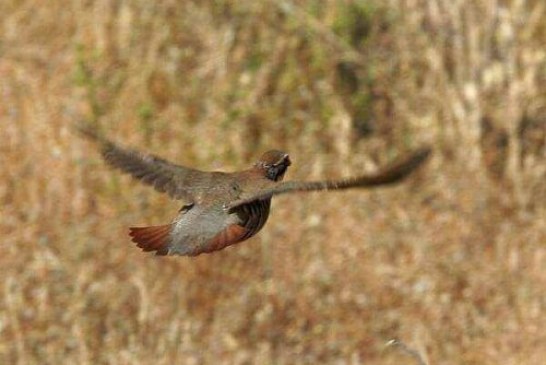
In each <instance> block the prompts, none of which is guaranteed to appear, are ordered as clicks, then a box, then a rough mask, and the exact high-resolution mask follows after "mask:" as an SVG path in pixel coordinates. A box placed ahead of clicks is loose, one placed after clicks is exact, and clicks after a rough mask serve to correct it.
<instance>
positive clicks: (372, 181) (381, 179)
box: [225, 147, 431, 211]
mask: <svg viewBox="0 0 546 365" xmlns="http://www.w3.org/2000/svg"><path fill="white" fill-rule="evenodd" d="M430 154H431V149H430V148H429V147H423V148H420V149H418V150H415V151H413V152H412V153H410V154H409V156H408V157H403V158H400V159H399V160H397V161H395V162H393V163H392V164H391V165H389V166H387V167H386V168H384V169H383V170H381V171H379V172H378V173H375V174H370V175H361V176H357V177H349V178H346V179H340V180H324V181H287V182H281V183H279V184H277V185H275V186H273V187H271V188H266V189H263V190H260V191H258V192H253V193H252V194H250V195H247V196H244V195H243V196H242V197H241V198H240V199H238V200H235V201H233V202H231V203H230V204H227V205H226V207H225V208H226V209H227V210H228V211H232V210H233V209H234V208H237V207H239V206H241V205H244V204H249V203H251V202H253V201H256V200H263V199H268V198H271V197H272V196H274V195H279V194H286V193H291V192H298V191H317V190H342V189H350V188H368V187H375V186H381V185H391V184H395V183H398V182H400V181H401V180H403V179H404V178H405V177H406V176H408V175H409V174H410V173H411V172H413V171H414V170H415V169H417V168H418V167H419V166H420V165H421V164H422V163H423V162H425V161H426V160H427V159H428V157H429V156H430Z"/></svg>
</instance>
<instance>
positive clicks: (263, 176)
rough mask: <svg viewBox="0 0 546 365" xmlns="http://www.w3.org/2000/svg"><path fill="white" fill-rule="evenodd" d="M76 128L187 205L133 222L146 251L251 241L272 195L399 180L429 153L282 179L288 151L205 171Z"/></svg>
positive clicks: (192, 252) (126, 168)
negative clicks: (338, 173) (358, 170)
mask: <svg viewBox="0 0 546 365" xmlns="http://www.w3.org/2000/svg"><path fill="white" fill-rule="evenodd" d="M77 129H78V131H79V132H80V133H81V134H82V135H83V136H85V137H87V138H89V139H90V140H92V141H94V142H96V143H98V145H99V146H100V150H101V153H102V157H103V158H104V160H105V161H106V162H107V163H108V164H109V165H111V166H113V167H116V168H118V169H120V170H121V171H123V172H125V173H128V174H130V175H131V176H133V177H134V178H136V179H138V180H140V181H141V182H143V183H144V184H148V185H151V186H153V187H154V188H155V189H156V190H157V191H159V192H162V193H167V194H169V196H171V197H172V198H173V199H183V200H184V201H186V202H188V204H186V205H184V206H183V207H182V208H181V209H180V211H179V213H178V215H177V217H176V218H175V219H174V221H173V222H172V223H169V224H166V225H161V226H150V227H131V228H130V232H129V235H130V236H131V237H132V240H133V242H135V243H136V244H137V246H138V247H140V248H142V249H143V250H144V251H153V252H155V254H156V255H186V256H197V255H199V254H202V253H206V252H213V251H218V250H221V249H223V248H225V247H227V246H230V245H233V244H235V243H238V242H242V241H245V240H247V239H248V238H250V237H252V236H254V235H255V234H256V233H258V231H259V230H260V229H262V227H263V226H264V224H265V222H266V221H267V218H268V216H269V208H270V205H271V198H272V197H273V196H274V195H279V194H284V193H290V192H297V191H315V190H338V189H348V188H367V187H374V186H381V185H389V184H394V183H397V182H400V181H401V180H403V179H404V178H405V177H406V176H408V175H409V174H410V173H411V172H412V171H414V170H415V169H416V168H417V167H419V166H420V165H421V164H422V163H423V162H424V161H425V160H426V159H427V158H428V156H429V155H430V152H431V151H430V149H429V148H428V147H424V148H420V149H417V150H414V151H413V152H411V153H409V154H407V155H406V157H402V158H400V159H398V160H396V161H395V162H393V163H391V164H390V165H388V166H387V167H386V168H383V169H382V170H381V171H379V172H378V173H375V174H368V175H362V176H357V177H350V178H346V179H341V180H324V181H309V182H307V181H288V182H282V180H283V177H284V174H285V173H286V170H287V168H288V166H290V164H291V162H290V158H289V156H288V154H286V153H284V152H282V151H278V150H271V151H267V152H265V153H264V154H263V155H262V156H261V157H260V159H259V160H258V161H257V162H256V163H255V164H254V165H253V166H252V167H250V168H249V169H246V170H243V171H238V172H219V171H214V172H205V171H200V170H196V169H193V168H189V167H185V166H181V165H176V164H173V163H171V162H169V161H167V160H164V159H162V158H160V157H157V156H155V155H152V154H145V153H142V152H139V151H136V150H133V149H128V148H123V147H121V146H119V145H117V144H116V143H114V142H112V141H111V140H109V139H108V138H106V137H105V136H104V135H102V134H101V133H99V132H98V131H97V130H96V129H95V128H94V127H93V126H90V125H88V124H86V123H81V124H78V125H77Z"/></svg>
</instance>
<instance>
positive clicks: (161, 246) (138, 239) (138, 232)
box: [129, 224, 171, 256]
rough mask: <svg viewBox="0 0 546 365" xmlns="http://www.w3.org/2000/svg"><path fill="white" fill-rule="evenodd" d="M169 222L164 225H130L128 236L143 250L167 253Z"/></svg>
mask: <svg viewBox="0 0 546 365" xmlns="http://www.w3.org/2000/svg"><path fill="white" fill-rule="evenodd" d="M170 233H171V224H166V225H164V226H149V227H131V228H129V236H131V237H132V238H133V239H132V241H133V242H135V243H136V244H137V246H138V247H140V248H142V250H143V251H146V252H148V251H155V254H156V255H159V256H164V255H167V254H168V253H169V244H170Z"/></svg>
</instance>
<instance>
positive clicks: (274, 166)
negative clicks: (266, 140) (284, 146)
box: [254, 150, 291, 181]
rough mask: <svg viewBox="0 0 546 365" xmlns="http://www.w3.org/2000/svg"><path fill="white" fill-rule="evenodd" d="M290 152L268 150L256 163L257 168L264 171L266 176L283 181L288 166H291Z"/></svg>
mask: <svg viewBox="0 0 546 365" xmlns="http://www.w3.org/2000/svg"><path fill="white" fill-rule="evenodd" d="M290 164H291V162H290V157H288V154H287V153H285V152H282V151H278V150H270V151H267V152H266V153H264V154H263V155H262V157H260V159H259V160H258V162H256V164H254V166H255V167H256V168H258V169H259V170H261V171H263V173H264V176H265V177H267V178H268V179H270V180H273V181H281V180H282V178H283V177H284V173H285V172H286V169H287V168H288V166H290Z"/></svg>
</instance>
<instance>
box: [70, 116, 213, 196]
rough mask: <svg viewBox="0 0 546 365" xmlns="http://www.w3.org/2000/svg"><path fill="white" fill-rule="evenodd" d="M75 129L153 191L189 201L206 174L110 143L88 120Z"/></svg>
mask: <svg viewBox="0 0 546 365" xmlns="http://www.w3.org/2000/svg"><path fill="white" fill-rule="evenodd" d="M76 129H77V130H78V131H79V132H80V133H81V134H82V135H83V136H84V137H86V138H88V139H90V140H92V141H94V142H95V143H98V144H99V145H100V149H101V154H102V157H103V159H104V160H105V161H106V163H108V164H109V165H110V166H112V167H115V168H117V169H119V170H121V171H123V172H125V173H127V174H129V175H131V176H132V177H133V178H135V179H137V180H140V181H141V182H142V183H144V184H147V185H151V186H152V187H153V188H154V189H155V190H157V191H159V192H162V193H167V194H169V196H171V197H172V198H173V199H189V200H193V199H194V197H195V195H196V194H197V193H198V192H199V191H200V190H201V187H202V186H204V185H203V184H195V183H194V182H195V181H198V182H203V181H204V180H206V179H207V178H208V176H207V175H209V173H207V172H204V171H200V170H196V169H192V168H189V167H185V166H181V165H176V164H173V163H171V162H169V161H167V160H165V159H163V158H161V157H158V156H155V155H152V154H146V153H142V152H140V151H137V150H134V149H130V148H124V147H121V146H119V145H117V144H116V143H114V142H112V141H111V140H109V139H108V138H106V137H105V136H103V135H102V134H100V133H99V132H98V131H97V129H96V128H94V127H93V126H91V125H89V124H88V123H83V122H82V123H79V124H77V125H76Z"/></svg>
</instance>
